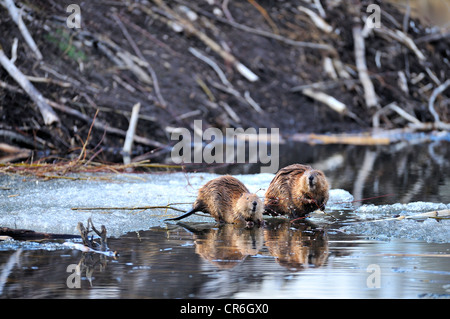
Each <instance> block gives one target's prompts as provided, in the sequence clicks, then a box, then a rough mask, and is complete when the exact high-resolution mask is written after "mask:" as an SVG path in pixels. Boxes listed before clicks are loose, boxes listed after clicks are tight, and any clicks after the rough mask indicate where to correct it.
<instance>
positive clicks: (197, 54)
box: [188, 47, 232, 87]
mask: <svg viewBox="0 0 450 319" xmlns="http://www.w3.org/2000/svg"><path fill="white" fill-rule="evenodd" d="M188 50H189V52H191V53H192V55H194V56H195V57H196V58H199V59H200V60H202V61H203V62H205V63H206V64H208V65H209V66H210V67H211V68H212V69H213V70H214V71H215V72H216V73H217V75H218V76H219V79H220V81H221V82H222V83H223V84H224V85H226V86H228V87H231V86H232V85H231V83H230V82H229V81H228V79H227V77H226V76H225V73H223V71H222V70H221V69H220V68H219V66H218V65H217V63H216V62H214V61H213V60H212V59H210V58H209V57H207V56H206V55H204V54H203V53H201V52H200V51H199V50H197V49H195V48H192V47H190V48H189V49H188Z"/></svg>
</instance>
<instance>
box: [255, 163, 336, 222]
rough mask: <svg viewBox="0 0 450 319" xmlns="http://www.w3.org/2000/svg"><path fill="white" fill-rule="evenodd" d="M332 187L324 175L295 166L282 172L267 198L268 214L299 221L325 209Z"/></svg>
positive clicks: (272, 185)
mask: <svg viewBox="0 0 450 319" xmlns="http://www.w3.org/2000/svg"><path fill="white" fill-rule="evenodd" d="M328 192H329V185H328V181H327V179H326V177H325V174H324V173H323V172H322V171H319V170H316V169H313V168H312V167H311V166H307V165H302V164H292V165H289V166H286V167H284V168H282V169H280V170H279V171H278V172H277V174H276V175H275V177H274V178H273V180H272V182H270V185H269V188H268V189H267V191H266V194H265V200H264V204H265V214H269V215H289V216H290V217H291V218H299V217H304V216H306V215H308V214H309V213H311V212H313V211H315V210H317V209H321V210H324V209H325V204H326V203H327V201H328V197H329V194H328Z"/></svg>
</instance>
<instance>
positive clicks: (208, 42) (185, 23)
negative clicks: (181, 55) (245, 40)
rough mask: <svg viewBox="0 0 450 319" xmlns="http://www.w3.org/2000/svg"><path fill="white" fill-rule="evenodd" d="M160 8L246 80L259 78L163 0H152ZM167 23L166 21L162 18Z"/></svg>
mask: <svg viewBox="0 0 450 319" xmlns="http://www.w3.org/2000/svg"><path fill="white" fill-rule="evenodd" d="M153 2H155V3H156V4H157V5H158V6H159V7H160V8H161V9H163V10H164V11H165V12H167V13H169V14H170V15H171V16H172V17H173V18H175V19H176V22H177V23H178V24H180V25H181V26H182V27H183V28H184V29H185V30H186V31H187V32H188V33H190V34H193V35H195V36H196V37H197V38H198V39H199V40H201V41H202V42H203V43H204V44H206V45H207V46H209V47H210V48H211V49H212V50H213V51H214V52H216V53H217V54H219V55H220V56H221V57H222V58H223V59H224V60H225V61H228V62H230V63H231V64H232V65H233V66H234V67H235V68H236V70H237V71H238V72H239V73H240V74H241V75H242V76H243V77H245V78H246V79H247V80H249V81H250V82H255V81H258V80H259V77H258V76H257V75H256V74H255V73H253V72H252V71H251V70H250V69H249V68H247V67H246V66H245V65H243V64H242V63H241V62H239V61H238V60H237V59H236V57H235V56H234V55H232V54H231V53H229V52H227V51H225V50H224V49H223V48H222V47H221V46H220V45H219V44H218V43H217V42H215V41H214V40H213V39H211V38H210V37H209V36H208V35H207V34H206V33H204V32H202V31H200V30H198V29H197V28H196V27H195V26H194V25H193V24H192V23H191V22H190V21H188V20H186V19H184V18H182V17H181V16H180V15H179V14H177V13H176V12H175V11H173V10H172V9H170V8H169V7H168V6H167V5H166V4H165V2H164V1H162V0H153ZM140 8H141V10H142V11H144V12H145V13H146V14H148V15H150V16H155V14H154V13H153V11H152V10H150V9H148V8H147V7H145V6H140ZM161 20H162V19H161ZM163 21H164V22H166V23H167V21H165V20H163Z"/></svg>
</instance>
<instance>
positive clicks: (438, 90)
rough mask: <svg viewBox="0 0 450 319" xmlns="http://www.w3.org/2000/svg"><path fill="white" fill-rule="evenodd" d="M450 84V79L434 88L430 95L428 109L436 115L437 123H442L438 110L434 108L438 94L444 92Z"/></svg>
mask: <svg viewBox="0 0 450 319" xmlns="http://www.w3.org/2000/svg"><path fill="white" fill-rule="evenodd" d="M449 85H450V79H448V80H447V81H445V82H444V83H443V84H441V85H439V86H438V87H437V88H435V89H434V90H433V93H432V94H431V96H430V100H429V101H428V110H429V111H430V113H431V114H432V115H433V117H434V121H435V122H436V123H441V120H440V119H439V115H438V114H437V112H436V110H435V109H434V101H435V100H436V98H437V96H438V95H439V94H441V93H442V92H444V91H445V90H446V89H447V88H448V86H449Z"/></svg>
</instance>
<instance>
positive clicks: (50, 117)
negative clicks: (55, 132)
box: [0, 48, 60, 125]
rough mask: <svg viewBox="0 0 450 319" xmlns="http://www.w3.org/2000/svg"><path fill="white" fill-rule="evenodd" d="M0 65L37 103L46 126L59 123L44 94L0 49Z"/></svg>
mask: <svg viewBox="0 0 450 319" xmlns="http://www.w3.org/2000/svg"><path fill="white" fill-rule="evenodd" d="M0 64H1V65H2V66H3V68H4V69H5V70H6V71H7V72H8V73H9V75H11V77H12V78H13V79H14V80H15V81H16V82H17V83H18V84H19V85H20V86H21V87H22V89H23V90H24V91H25V92H26V93H27V94H28V96H29V97H30V98H31V99H32V100H33V102H34V103H36V105H37V107H38V108H39V111H40V112H41V114H42V117H43V118H44V123H45V124H46V125H51V124H53V123H59V122H60V120H59V117H58V115H56V113H55V111H53V109H52V108H51V106H50V105H48V104H47V102H46V101H45V98H44V97H43V96H42V94H41V93H40V92H39V91H38V90H37V89H36V88H35V87H34V86H33V84H31V82H30V81H29V80H28V79H27V77H26V76H25V75H24V74H23V73H22V72H21V71H20V70H19V69H18V68H17V67H16V66H15V65H14V63H11V61H10V60H9V59H8V57H7V56H6V55H5V53H4V52H3V50H2V49H1V48H0Z"/></svg>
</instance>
